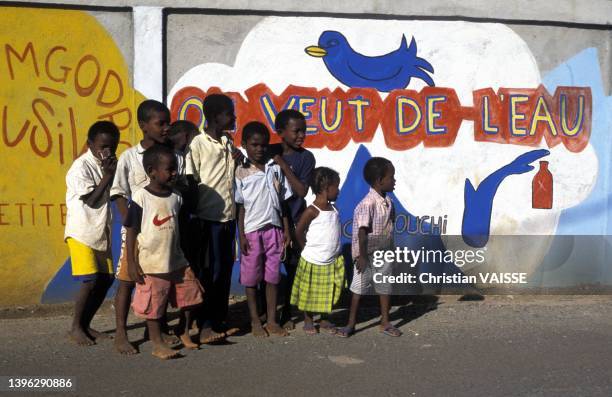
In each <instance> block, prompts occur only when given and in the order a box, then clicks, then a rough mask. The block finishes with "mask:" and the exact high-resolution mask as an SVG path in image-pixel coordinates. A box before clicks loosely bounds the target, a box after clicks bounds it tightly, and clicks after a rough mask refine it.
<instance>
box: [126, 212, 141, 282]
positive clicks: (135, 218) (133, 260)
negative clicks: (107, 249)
mask: <svg viewBox="0 0 612 397" xmlns="http://www.w3.org/2000/svg"><path fill="white" fill-rule="evenodd" d="M141 224H142V207H141V206H140V205H138V203H136V202H135V201H132V203H131V204H130V208H129V209H128V211H127V216H126V218H125V220H124V226H125V230H126V238H125V248H126V250H127V252H126V254H127V266H128V274H129V275H130V278H131V279H132V280H134V281H136V282H137V283H138V284H143V283H144V279H143V278H142V274H143V271H142V268H141V267H140V264H139V263H138V257H137V255H136V238H137V237H138V234H139V233H140V226H141Z"/></svg>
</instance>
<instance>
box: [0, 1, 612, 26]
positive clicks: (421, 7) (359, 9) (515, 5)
mask: <svg viewBox="0 0 612 397" xmlns="http://www.w3.org/2000/svg"><path fill="white" fill-rule="evenodd" d="M23 2H28V3H49V0H28V1H23ZM57 3H61V4H70V5H78V6H85V5H87V6H108V7H135V6H153V7H155V6H157V7H173V8H220V9H232V10H251V11H257V10H261V11H277V12H330V13H356V14H369V13H370V14H383V15H414V16H420V15H423V16H425V15H427V16H462V17H472V18H499V19H517V20H545V21H559V22H574V23H591V24H604V25H609V24H612V1H610V0H589V1H584V0H583V1H579V0H557V1H550V0H541V1H531V0H514V1H507V0H462V1H457V0H455V1H449V0H429V1H426V2H416V1H406V0H370V1H368V0H355V1H351V2H350V3H348V2H344V1H328V0H311V1H308V2H302V1H295V0H290V1H278V0H224V1H220V0H216V1H215V0H137V1H135V0H90V1H80V0H62V1H57ZM0 4H1V2H0ZM349 4H350V6H349Z"/></svg>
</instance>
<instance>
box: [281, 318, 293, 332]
mask: <svg viewBox="0 0 612 397" xmlns="http://www.w3.org/2000/svg"><path fill="white" fill-rule="evenodd" d="M283 328H284V329H286V330H288V331H291V330H294V329H295V323H294V322H293V320H287V321H285V322H284V323H283Z"/></svg>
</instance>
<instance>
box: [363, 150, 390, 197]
mask: <svg viewBox="0 0 612 397" xmlns="http://www.w3.org/2000/svg"><path fill="white" fill-rule="evenodd" d="M363 178H364V179H365V180H366V182H367V183H368V185H370V186H371V187H372V188H373V189H375V190H377V191H381V192H382V193H387V192H392V191H393V190H394V189H395V167H393V164H392V163H391V161H389V160H387V159H386V158H383V157H372V158H371V159H369V160H368V162H367V163H366V165H365V167H364V168H363Z"/></svg>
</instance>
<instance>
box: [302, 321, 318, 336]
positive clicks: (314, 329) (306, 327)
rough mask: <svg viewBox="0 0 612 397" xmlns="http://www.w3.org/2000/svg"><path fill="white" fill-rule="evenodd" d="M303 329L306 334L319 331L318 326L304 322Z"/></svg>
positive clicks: (314, 333)
mask: <svg viewBox="0 0 612 397" xmlns="http://www.w3.org/2000/svg"><path fill="white" fill-rule="evenodd" d="M302 329H303V330H304V333H305V334H306V335H316V334H317V333H319V331H317V327H315V325H314V324H312V323H311V324H304V327H302Z"/></svg>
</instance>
